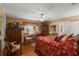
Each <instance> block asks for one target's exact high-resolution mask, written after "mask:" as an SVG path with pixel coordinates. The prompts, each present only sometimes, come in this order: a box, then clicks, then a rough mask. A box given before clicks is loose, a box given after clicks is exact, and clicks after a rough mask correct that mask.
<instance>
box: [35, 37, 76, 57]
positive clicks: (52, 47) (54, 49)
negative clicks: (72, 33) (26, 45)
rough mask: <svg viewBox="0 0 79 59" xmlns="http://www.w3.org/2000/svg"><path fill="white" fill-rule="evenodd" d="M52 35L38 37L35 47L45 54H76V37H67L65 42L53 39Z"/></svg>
mask: <svg viewBox="0 0 79 59" xmlns="http://www.w3.org/2000/svg"><path fill="white" fill-rule="evenodd" d="M54 38H55V37H54V36H45V37H42V36H41V37H38V40H37V42H36V49H38V50H39V51H41V53H43V54H44V55H46V56H76V55H77V52H76V49H77V45H76V40H75V39H76V38H75V37H71V38H68V39H67V40H66V41H65V42H63V43H60V42H56V41H54Z"/></svg>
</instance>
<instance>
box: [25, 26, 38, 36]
mask: <svg viewBox="0 0 79 59" xmlns="http://www.w3.org/2000/svg"><path fill="white" fill-rule="evenodd" d="M24 31H25V32H26V33H28V34H29V35H31V34H35V33H37V32H39V29H38V26H33V25H26V26H24Z"/></svg>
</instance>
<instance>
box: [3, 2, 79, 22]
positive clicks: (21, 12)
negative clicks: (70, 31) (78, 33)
mask: <svg viewBox="0 0 79 59" xmlns="http://www.w3.org/2000/svg"><path fill="white" fill-rule="evenodd" d="M2 6H3V7H4V10H5V13H6V14H7V15H8V16H13V17H18V18H24V19H31V20H40V21H41V19H40V17H41V15H40V14H42V13H44V20H45V21H48V20H54V19H60V18H64V17H68V16H78V15H79V4H78V3H76V4H74V5H72V3H3V4H2Z"/></svg>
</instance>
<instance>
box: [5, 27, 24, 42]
mask: <svg viewBox="0 0 79 59" xmlns="http://www.w3.org/2000/svg"><path fill="white" fill-rule="evenodd" d="M21 31H22V30H21V28H17V29H8V30H7V32H6V33H7V40H8V41H10V42H13V41H17V43H20V42H21V39H22V36H21V35H22V32H21Z"/></svg>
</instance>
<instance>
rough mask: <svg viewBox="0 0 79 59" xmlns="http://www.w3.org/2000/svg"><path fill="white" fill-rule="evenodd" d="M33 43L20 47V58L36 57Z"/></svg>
mask: <svg viewBox="0 0 79 59" xmlns="http://www.w3.org/2000/svg"><path fill="white" fill-rule="evenodd" d="M34 45H35V43H32V44H23V45H22V56H37V54H36V53H35V46H34Z"/></svg>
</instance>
